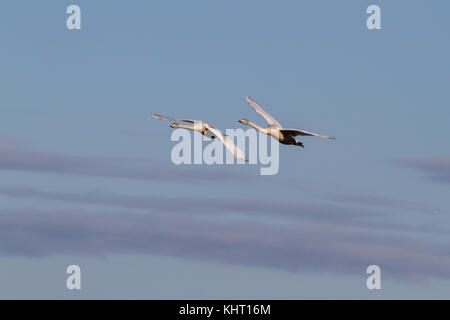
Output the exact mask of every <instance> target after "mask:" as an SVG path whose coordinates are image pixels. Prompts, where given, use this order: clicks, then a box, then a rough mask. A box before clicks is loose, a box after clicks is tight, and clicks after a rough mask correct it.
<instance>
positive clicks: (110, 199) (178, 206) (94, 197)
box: [0, 186, 387, 221]
mask: <svg viewBox="0 0 450 320" xmlns="http://www.w3.org/2000/svg"><path fill="white" fill-rule="evenodd" d="M0 196H9V197H15V198H25V199H26V198H37V199H43V200H52V201H62V202H69V203H79V204H93V205H103V206H113V207H119V208H127V209H144V210H154V211H162V212H172V213H179V212H184V213H200V214H201V213H203V214H205V213H207V214H209V215H212V214H218V213H220V214H223V213H241V214H242V213H243V214H248V215H251V216H257V217H261V216H265V217H271V218H291V219H298V218H300V217H311V218H314V219H316V220H328V221H335V220H342V219H346V220H347V221H348V220H350V219H359V218H369V219H370V218H371V217H377V218H380V217H385V216H386V215H387V214H386V213H385V212H382V211H379V210H370V209H364V210H362V209H360V208H351V207H348V206H347V207H343V206H337V205H334V204H317V203H305V202H289V203H287V202H283V201H274V200H265V199H242V198H234V199H229V198H210V197H161V196H154V195H146V196H132V195H124V194H117V193H111V192H104V191H91V192H86V193H70V192H49V191H42V190H38V189H35V188H30V187H24V186H17V187H0Z"/></svg>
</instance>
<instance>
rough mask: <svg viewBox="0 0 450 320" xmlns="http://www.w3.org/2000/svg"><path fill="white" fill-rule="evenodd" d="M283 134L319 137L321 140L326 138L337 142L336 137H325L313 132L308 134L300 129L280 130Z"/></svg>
mask: <svg viewBox="0 0 450 320" xmlns="http://www.w3.org/2000/svg"><path fill="white" fill-rule="evenodd" d="M280 131H281V133H285V134H288V135H290V136H293V137H295V136H314V137H319V138H326V139H331V140H336V138H335V137H330V136H324V135H321V134H318V133H313V132H308V131H305V130H298V129H280Z"/></svg>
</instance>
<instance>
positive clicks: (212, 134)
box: [151, 112, 248, 162]
mask: <svg viewBox="0 0 450 320" xmlns="http://www.w3.org/2000/svg"><path fill="white" fill-rule="evenodd" d="M151 115H152V116H153V117H155V118H156V119H159V120H169V121H175V122H174V123H172V124H171V125H170V126H171V127H172V128H183V129H187V130H192V131H197V132H200V133H201V134H203V135H205V136H207V137H208V138H211V139H214V138H218V139H219V140H220V141H221V142H222V143H223V145H224V146H225V147H226V148H227V149H228V150H230V151H231V153H232V154H233V155H234V157H235V158H237V159H241V160H244V161H245V162H248V159H247V157H246V156H245V152H244V151H242V150H241V149H240V148H238V146H237V145H236V144H235V143H234V142H233V140H231V139H230V138H229V137H228V136H227V135H226V134H223V133H222V132H221V131H220V130H219V129H217V128H215V127H214V126H213V125H211V124H210V123H208V122H205V121H201V120H192V119H179V118H170V117H165V116H162V115H159V114H154V113H153V112H151ZM177 121H181V122H188V123H192V124H190V125H188V124H180V123H177Z"/></svg>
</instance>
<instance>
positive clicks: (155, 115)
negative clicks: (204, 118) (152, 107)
mask: <svg viewBox="0 0 450 320" xmlns="http://www.w3.org/2000/svg"><path fill="white" fill-rule="evenodd" d="M150 113H151V115H152V116H154V117H155V118H156V119H158V120H169V121H184V122H190V123H194V122H199V121H197V120H192V119H177V118H170V117H166V116H162V115H159V114H155V113H153V112H150Z"/></svg>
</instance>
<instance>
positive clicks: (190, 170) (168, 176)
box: [0, 139, 252, 183]
mask: <svg viewBox="0 0 450 320" xmlns="http://www.w3.org/2000/svg"><path fill="white" fill-rule="evenodd" d="M215 169H216V168H215ZM0 170H9V171H14V170H16V171H31V172H40V173H52V174H70V175H79V176H96V177H109V178H125V179H138V180H159V181H171V182H182V183H190V182H193V181H199V180H221V181H234V180H236V179H239V180H240V181H242V180H244V181H248V180H252V177H251V176H250V175H246V174H243V173H237V172H234V171H231V170H230V171H226V170H209V168H205V167H202V168H201V169H199V168H195V167H194V166H184V167H183V168H182V169H181V168H177V167H175V166H167V165H166V164H163V163H160V162H157V161H155V160H153V159H118V158H87V157H78V156H71V155H62V154H55V153H44V152H36V151H32V150H27V149H24V148H21V147H19V146H18V145H16V144H11V143H8V141H6V140H5V139H3V141H2V139H0ZM243 178H245V179H243Z"/></svg>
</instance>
